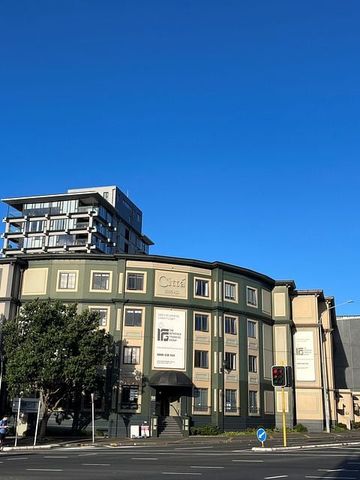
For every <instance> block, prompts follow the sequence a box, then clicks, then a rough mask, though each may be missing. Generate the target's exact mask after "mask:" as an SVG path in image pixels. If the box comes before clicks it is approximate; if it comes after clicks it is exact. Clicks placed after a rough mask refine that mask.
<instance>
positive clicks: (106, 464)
mask: <svg viewBox="0 0 360 480" xmlns="http://www.w3.org/2000/svg"><path fill="white" fill-rule="evenodd" d="M81 465H83V466H84V467H110V463H82V464H81Z"/></svg>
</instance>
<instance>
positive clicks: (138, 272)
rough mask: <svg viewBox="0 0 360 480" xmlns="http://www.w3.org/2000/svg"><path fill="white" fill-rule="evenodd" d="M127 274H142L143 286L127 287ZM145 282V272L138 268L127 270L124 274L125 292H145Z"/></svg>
mask: <svg viewBox="0 0 360 480" xmlns="http://www.w3.org/2000/svg"><path fill="white" fill-rule="evenodd" d="M129 274H135V275H142V276H143V288H142V290H133V289H128V288H127V285H128V276H129ZM146 284H147V272H144V271H141V270H140V271H139V270H127V271H126V275H125V292H128V293H146Z"/></svg>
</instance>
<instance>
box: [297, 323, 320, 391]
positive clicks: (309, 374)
mask: <svg viewBox="0 0 360 480" xmlns="http://www.w3.org/2000/svg"><path fill="white" fill-rule="evenodd" d="M294 345H295V378H296V380H298V381H299V382H314V381H315V354H314V332H312V331H310V330H303V331H298V332H296V333H295V335H294Z"/></svg>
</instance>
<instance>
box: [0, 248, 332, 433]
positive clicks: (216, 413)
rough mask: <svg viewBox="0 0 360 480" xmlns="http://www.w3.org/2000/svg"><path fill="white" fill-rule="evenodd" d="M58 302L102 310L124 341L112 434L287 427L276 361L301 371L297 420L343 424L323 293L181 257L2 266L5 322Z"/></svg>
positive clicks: (112, 385)
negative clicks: (135, 429) (35, 305)
mask: <svg viewBox="0 0 360 480" xmlns="http://www.w3.org/2000/svg"><path fill="white" fill-rule="evenodd" d="M10 271H13V272H15V271H16V272H17V273H16V275H13V276H11V275H9V272H10ZM14 282H15V284H16V285H17V286H16V287H14V285H13V286H12V287H11V289H12V290H11V289H10V290H11V292H12V293H10V290H9V287H8V284H9V283H11V284H13V283H14ZM4 285H5V286H4ZM13 297H14V298H13ZM48 298H51V299H58V300H61V301H62V302H64V303H77V305H78V308H79V310H82V309H87V308H89V309H92V310H96V311H98V313H99V318H100V325H99V328H104V329H105V330H106V331H108V332H109V333H110V334H111V335H112V336H113V338H114V340H115V342H116V358H115V362H114V365H113V369H112V372H111V379H112V380H111V381H110V382H109V384H108V386H107V388H108V396H107V398H108V401H107V405H103V409H104V412H107V414H106V418H105V417H104V419H103V420H102V421H101V422H99V425H98V427H102V428H103V429H106V430H107V431H108V433H109V434H110V435H112V436H123V435H125V434H129V433H130V428H131V426H132V425H133V426H136V425H141V424H147V425H149V426H150V429H151V433H152V435H159V434H161V433H162V432H163V433H170V431H174V430H175V431H176V430H177V431H178V432H182V433H183V434H185V435H186V434H188V433H189V428H190V426H195V427H196V426H200V425H204V424H212V425H216V426H218V427H219V428H220V429H225V430H238V429H245V428H249V427H257V426H263V427H272V426H274V425H275V424H277V425H279V421H280V413H281V409H282V405H281V395H279V391H277V390H278V389H274V388H273V387H272V383H271V366H272V365H274V364H278V365H290V366H292V367H293V370H294V374H295V375H294V377H295V381H294V383H293V386H292V387H289V388H287V389H286V392H285V393H286V397H285V398H286V404H285V406H286V410H287V419H288V425H290V426H292V425H294V424H296V423H303V424H305V425H307V426H308V427H309V428H310V429H312V430H322V429H323V428H324V426H325V424H326V422H330V423H333V422H334V421H335V419H336V418H335V417H336V411H335V407H334V395H335V393H334V382H333V374H332V370H333V367H332V353H331V352H332V348H331V326H330V323H331V318H330V317H331V315H330V312H334V310H332V311H330V310H329V306H330V305H332V301H333V300H332V298H327V297H324V295H323V293H322V292H321V291H298V290H296V288H295V284H294V282H293V281H276V280H274V279H272V278H270V277H268V276H266V275H263V274H261V273H258V272H254V271H251V270H248V269H245V268H241V267H237V266H234V265H229V264H224V263H221V262H204V261H198V260H188V259H181V258H174V257H161V256H153V255H127V254H118V255H103V254H91V255H89V254H77V253H72V254H69V253H65V254H46V253H43V254H41V255H22V256H21V259H20V258H11V259H7V258H5V259H1V260H0V309H1V308H2V311H3V315H4V318H9V316H11V315H13V314H14V313H15V310H16V309H14V308H12V310H11V311H10V310H9V305H10V304H11V305H16V306H18V305H20V304H21V303H23V302H27V301H30V300H33V299H39V301H41V300H42V299H48ZM324 362H325V363H324ZM314 399H315V400H314Z"/></svg>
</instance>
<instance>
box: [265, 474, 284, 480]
mask: <svg viewBox="0 0 360 480" xmlns="http://www.w3.org/2000/svg"><path fill="white" fill-rule="evenodd" d="M288 476H289V475H275V476H274V477H264V480H271V479H272V478H287V477H288Z"/></svg>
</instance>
